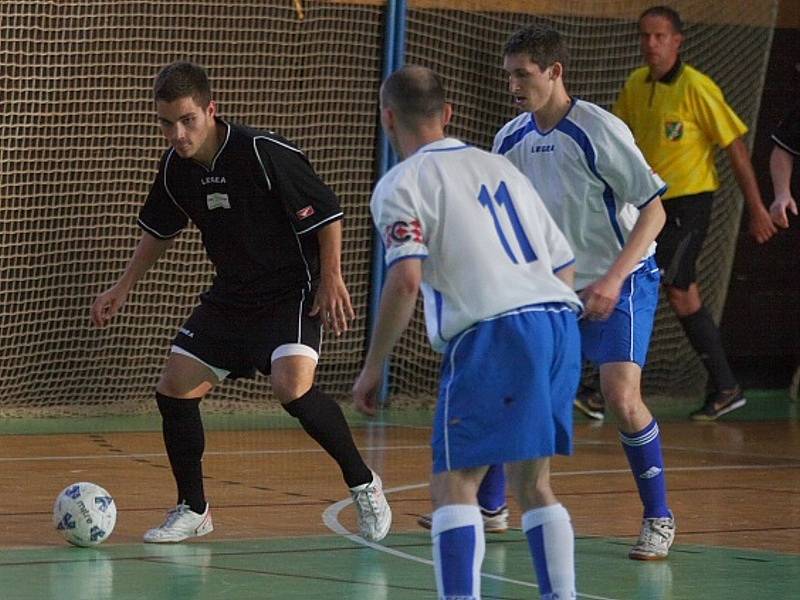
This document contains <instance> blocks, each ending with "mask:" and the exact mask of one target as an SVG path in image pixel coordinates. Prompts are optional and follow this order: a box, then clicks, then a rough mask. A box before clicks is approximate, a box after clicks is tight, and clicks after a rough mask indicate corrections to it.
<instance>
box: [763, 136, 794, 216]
mask: <svg viewBox="0 0 800 600" xmlns="http://www.w3.org/2000/svg"><path fill="white" fill-rule="evenodd" d="M793 165H794V156H792V154H791V153H790V152H787V151H786V150H784V149H783V148H781V147H780V146H778V145H776V146H775V147H774V148H773V149H772V154H770V155H769V174H770V176H771V178H772V187H773V189H774V190H775V200H773V201H772V204H771V205H770V207H769V214H770V216H771V217H772V222H773V223H775V225H777V226H778V227H782V228H784V229H786V228H787V227H789V217H788V216H787V214H786V211H787V210H789V211H790V212H792V213H793V214H794V215H797V203H796V202H795V199H794V198H793V197H792V190H791V181H792V167H793Z"/></svg>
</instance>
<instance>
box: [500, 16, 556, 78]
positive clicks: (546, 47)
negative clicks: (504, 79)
mask: <svg viewBox="0 0 800 600" xmlns="http://www.w3.org/2000/svg"><path fill="white" fill-rule="evenodd" d="M511 54H527V55H528V57H529V58H530V59H531V61H532V62H534V63H536V64H537V65H539V68H540V69H542V70H543V71H544V70H545V69H546V68H547V67H551V66H553V65H554V64H555V63H557V62H559V63H561V64H562V65H563V66H564V67H566V66H567V61H568V60H569V52H568V50H567V45H566V44H565V43H564V40H563V38H562V37H561V34H560V33H558V31H556V30H555V29H553V28H552V27H548V26H546V25H528V26H527V27H524V28H522V29H520V30H519V31H517V32H516V33H515V34H513V35H512V36H511V37H510V38H508V41H507V42H506V44H505V46H503V56H509V55H511Z"/></svg>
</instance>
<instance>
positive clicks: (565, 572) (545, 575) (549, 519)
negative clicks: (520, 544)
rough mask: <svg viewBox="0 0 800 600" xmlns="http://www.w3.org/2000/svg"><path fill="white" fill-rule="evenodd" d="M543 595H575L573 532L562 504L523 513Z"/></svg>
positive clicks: (523, 527) (557, 596) (564, 596)
mask: <svg viewBox="0 0 800 600" xmlns="http://www.w3.org/2000/svg"><path fill="white" fill-rule="evenodd" d="M522 530H523V531H524V532H525V536H526V537H527V538H528V547H529V548H530V550H531V555H532V556H533V566H534V568H535V569H536V579H537V582H538V583H539V591H540V592H541V594H542V598H546V597H548V595H549V594H553V595H554V596H555V597H556V598H563V599H569V598H575V534H574V532H573V531H572V522H571V521H570V519H569V513H568V512H567V509H566V508H564V507H563V506H562V505H561V504H551V505H550V506H544V507H541V508H534V509H532V510H529V511H528V512H526V513H525V514H523V515H522Z"/></svg>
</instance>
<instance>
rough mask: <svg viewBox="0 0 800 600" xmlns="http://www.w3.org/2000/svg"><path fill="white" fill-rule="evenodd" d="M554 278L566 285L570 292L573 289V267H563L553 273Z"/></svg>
mask: <svg viewBox="0 0 800 600" xmlns="http://www.w3.org/2000/svg"><path fill="white" fill-rule="evenodd" d="M555 276H556V277H558V278H559V279H560V280H561V281H563V282H564V283H566V284H567V285H568V286H569V288H570V289H571V290H574V289H575V265H574V264H573V265H570V266H568V267H564V268H563V269H560V270H558V271H556V272H555Z"/></svg>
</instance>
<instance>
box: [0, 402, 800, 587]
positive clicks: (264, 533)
mask: <svg viewBox="0 0 800 600" xmlns="http://www.w3.org/2000/svg"><path fill="white" fill-rule="evenodd" d="M749 397H750V398H751V400H750V402H749V404H748V405H747V406H746V407H745V408H744V409H742V410H740V411H737V413H736V414H735V415H731V416H730V418H729V419H727V420H723V421H720V422H717V423H709V424H701V423H692V422H690V421H688V420H687V418H686V415H687V414H688V411H689V410H690V409H691V408H693V406H691V405H682V406H679V407H678V406H672V407H670V408H667V409H662V410H659V406H656V407H655V409H656V410H655V412H656V416H657V417H659V419H660V421H661V424H662V430H663V434H664V451H665V459H666V462H667V477H668V485H669V493H670V501H671V505H672V508H673V510H674V512H675V514H676V517H677V522H678V537H677V541H676V545H675V546H674V547H673V549H672V552H671V554H670V558H669V560H668V561H664V562H650V563H642V562H636V561H631V560H629V559H628V558H627V551H628V547H629V545H630V544H631V543H632V541H633V540H634V538H635V536H636V534H637V533H638V530H639V510H640V505H639V501H638V498H637V495H636V492H635V489H634V486H633V482H632V481H630V473H629V471H628V467H627V464H626V462H625V458H624V454H623V452H622V451H621V449H620V447H619V443H618V441H617V430H616V427H615V426H614V425H613V423H608V422H606V423H604V424H602V425H600V426H597V425H595V424H593V423H590V422H589V421H587V420H584V419H582V418H577V417H576V452H575V455H574V456H573V457H571V458H568V459H564V458H560V459H557V460H556V461H555V463H554V467H553V472H554V488H555V490H556V493H557V494H558V495H559V497H560V499H561V501H562V503H563V504H564V505H565V506H566V507H567V508H568V509H569V511H570V513H571V515H572V519H573V524H574V526H575V532H576V536H577V541H576V570H577V580H578V590H579V594H578V597H579V598H594V599H614V600H624V599H676V600H677V599H687V600H694V599H698V600H699V599H703V600H715V599H723V598H724V599H737V598H742V599H744V598H747V599H752V598H759V599H760V598H779V599H784V598H786V599H789V598H798V597H800V587H798V586H799V585H800V584H798V581H800V423H799V422H798V416H797V411H798V408H799V407H798V405H797V404H793V403H791V402H790V401H788V400H787V399H786V398H785V397H784V396H783V394H782V393H762V394H758V393H755V392H753V393H751V394H749ZM740 413H741V414H740ZM348 418H349V419H350V421H351V423H352V424H353V425H354V433H355V435H356V439H357V443H358V444H359V446H360V447H361V449H362V451H363V452H364V454H365V457H366V458H367V462H368V463H369V464H370V465H371V466H372V467H373V468H374V469H375V470H376V471H378V472H379V473H380V474H381V476H382V478H383V481H384V487H385V491H386V493H387V497H388V499H389V501H390V503H391V505H392V509H393V512H394V524H393V527H392V532H391V534H390V535H389V536H388V537H387V538H386V539H385V540H383V541H382V542H380V543H379V544H371V543H367V542H365V541H363V540H361V539H360V538H358V537H357V536H355V535H352V534H351V533H350V532H352V531H354V530H355V529H356V528H355V519H354V511H353V507H352V505H351V504H350V501H349V495H348V493H347V490H346V488H345V486H344V484H343V483H342V481H341V479H340V477H339V473H338V470H337V469H336V467H335V464H334V463H333V461H332V460H331V459H329V458H328V457H327V456H326V455H324V453H322V451H320V450H318V448H317V447H316V446H315V444H314V443H313V442H312V441H311V440H310V439H309V438H307V437H306V436H305V434H304V433H303V432H302V430H300V429H297V428H295V427H294V426H293V424H292V421H291V420H290V419H288V418H286V417H283V416H280V415H275V416H245V415H240V416H235V417H233V416H232V417H227V416H215V415H208V416H207V418H206V429H207V443H206V454H205V459H204V467H205V472H206V476H207V479H206V493H207V495H208V497H209V499H210V502H211V506H212V513H213V516H214V523H215V528H216V529H215V531H214V532H213V533H212V534H210V535H208V536H206V537H204V538H199V539H196V540H193V541H192V542H189V543H183V544H176V545H151V544H143V543H140V540H141V535H142V533H143V532H144V531H145V530H146V529H148V528H149V527H152V526H154V525H157V524H158V523H159V522H160V521H161V519H162V518H163V512H164V510H165V509H166V508H169V507H170V505H172V504H173V503H174V501H175V499H174V497H173V483H172V478H171V475H170V473H169V466H168V463H167V459H166V456H165V454H164V451H163V445H162V441H161V435H160V432H159V430H158V420H157V418H156V417H150V416H145V417H124V418H123V417H120V418H110V419H38V420H21V419H5V420H4V421H3V422H1V423H0V464H1V465H2V466H0V480H1V481H2V490H3V494H2V504H0V513H1V514H2V522H3V535H2V538H0V599H3V600H6V599H12V600H23V599H24V600H49V599H62V598H63V599H67V598H69V599H73V598H75V599H80V600H93V599H114V600H126V599H131V600H133V599H136V600H139V599H148V600H150V599H153V600H161V599H164V600H166V599H170V600H182V599H186V600H190V599H197V600H206V599H215V600H216V599H223V598H224V599H235V600H246V599H251V598H252V599H255V598H275V599H282V600H283V599H288V598H298V599H300V598H302V599H317V598H319V599H335V600H345V599H364V600H416V599H422V598H435V583H434V578H433V569H432V567H431V563H430V554H431V550H430V537H429V535H428V532H426V531H424V530H422V529H420V528H419V527H418V526H417V524H416V520H415V519H416V516H417V515H419V514H420V513H423V512H428V510H429V502H428V491H427V477H428V471H429V465H430V453H429V448H428V438H429V435H430V429H429V426H428V422H429V418H430V417H429V415H428V414H427V413H424V412H409V411H399V410H397V411H395V410H387V411H384V415H383V417H382V418H381V420H379V421H377V422H375V423H371V424H368V423H366V422H365V421H364V420H363V419H360V418H359V417H357V416H355V415H353V414H351V413H348ZM65 432H69V433H65ZM74 481H93V482H96V483H99V484H100V485H102V486H104V487H106V489H108V490H109V491H110V492H111V494H112V495H114V497H115V499H116V501H117V506H118V511H119V513H118V518H117V526H116V528H115V531H114V533H113V535H112V537H111V539H110V540H109V541H108V542H106V543H105V544H103V545H102V546H100V547H97V548H93V549H85V548H73V547H71V546H69V545H68V544H67V543H66V542H64V541H63V540H62V539H61V537H60V536H59V534H58V533H57V532H56V531H55V530H54V529H53V527H52V525H51V508H52V503H53V500H54V499H55V496H56V494H57V493H58V492H59V491H60V490H61V489H62V488H63V487H65V486H66V485H67V484H69V483H72V482H74ZM511 509H512V526H513V527H514V528H513V529H512V530H510V531H509V532H508V533H506V534H494V535H488V536H487V550H486V559H485V561H484V565H483V573H484V576H483V582H482V586H483V588H482V591H483V596H482V597H483V598H484V599H487V600H488V599H509V600H511V599H515V600H516V599H523V598H538V591H537V589H536V586H535V584H534V577H533V572H532V568H531V566H530V562H529V560H530V559H529V555H528V551H527V546H526V542H525V538H524V536H523V535H522V533H521V532H520V531H519V529H518V526H519V521H518V519H519V511H518V510H517V508H516V506H514V504H513V503H512V504H511Z"/></svg>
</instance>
